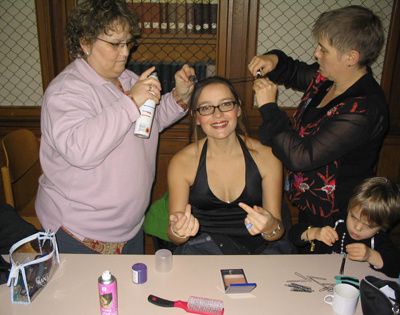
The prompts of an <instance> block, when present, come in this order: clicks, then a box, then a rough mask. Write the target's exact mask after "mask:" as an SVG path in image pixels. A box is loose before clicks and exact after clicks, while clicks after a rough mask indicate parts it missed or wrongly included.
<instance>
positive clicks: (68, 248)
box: [56, 228, 144, 255]
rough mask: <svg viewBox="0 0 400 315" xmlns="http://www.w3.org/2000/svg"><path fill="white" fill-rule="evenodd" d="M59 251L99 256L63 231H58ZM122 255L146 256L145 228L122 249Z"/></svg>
mask: <svg viewBox="0 0 400 315" xmlns="http://www.w3.org/2000/svg"><path fill="white" fill-rule="evenodd" d="M56 239H57V246H58V251H59V252H60V253H65V254H98V253H97V252H95V251H93V250H91V249H90V248H89V247H87V246H85V245H84V244H82V243H81V242H79V241H78V240H76V239H75V238H73V237H72V236H71V235H69V234H68V233H66V232H65V231H64V230H63V229H61V228H60V229H58V231H57V233H56ZM122 254H138V255H139V254H144V235H143V228H141V229H140V230H139V232H138V233H137V234H136V235H135V236H134V237H133V238H132V239H130V240H129V241H128V242H127V243H126V244H125V246H124V247H123V248H122Z"/></svg>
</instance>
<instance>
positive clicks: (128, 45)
mask: <svg viewBox="0 0 400 315" xmlns="http://www.w3.org/2000/svg"><path fill="white" fill-rule="evenodd" d="M96 39H98V40H101V41H102V42H105V43H107V44H110V45H111V46H112V47H113V48H114V49H115V50H121V49H124V48H125V46H126V48H128V50H131V49H132V48H133V47H137V46H138V42H137V41H136V39H133V40H131V41H129V42H119V43H113V42H109V41H108V40H105V39H102V38H100V37H96Z"/></svg>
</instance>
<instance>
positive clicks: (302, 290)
mask: <svg viewBox="0 0 400 315" xmlns="http://www.w3.org/2000/svg"><path fill="white" fill-rule="evenodd" d="M290 291H293V292H307V293H311V292H314V290H304V289H296V288H291V289H290Z"/></svg>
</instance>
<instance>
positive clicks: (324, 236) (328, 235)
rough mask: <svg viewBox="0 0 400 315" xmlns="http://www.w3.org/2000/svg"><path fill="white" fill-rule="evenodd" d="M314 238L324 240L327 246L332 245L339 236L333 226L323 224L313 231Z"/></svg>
mask: <svg viewBox="0 0 400 315" xmlns="http://www.w3.org/2000/svg"><path fill="white" fill-rule="evenodd" d="M315 239H317V240H318V241H321V242H324V243H325V244H326V245H328V246H332V245H333V243H335V242H336V241H337V240H338V239H339V236H338V234H337V232H336V231H335V229H334V228H332V227H330V226H324V227H323V228H320V229H318V230H317V231H316V232H315Z"/></svg>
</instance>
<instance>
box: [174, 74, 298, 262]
mask: <svg viewBox="0 0 400 315" xmlns="http://www.w3.org/2000/svg"><path fill="white" fill-rule="evenodd" d="M189 106H190V113H191V118H192V124H193V130H194V142H193V143H191V144H189V145H188V146H187V147H185V148H184V149H182V150H181V151H179V152H178V153H177V154H176V155H175V156H174V157H173V158H172V160H171V162H170V165H169V168H168V188H169V214H170V218H169V220H170V224H169V228H168V235H169V237H170V239H171V240H172V241H173V242H174V243H175V244H177V245H178V247H177V249H176V251H175V254H192V255H195V254H207V255H214V254H215V255H218V254H269V253H270V254H279V253H284V252H285V249H286V246H285V245H283V244H281V245H280V246H274V245H273V244H274V243H277V242H274V241H276V240H278V239H280V238H281V237H282V236H283V235H284V233H285V228H284V226H283V224H282V221H281V200H282V164H281V162H280V161H279V160H278V159H277V158H275V156H274V155H273V154H272V151H271V149H270V148H269V147H267V146H264V145H262V144H261V143H260V142H259V141H258V140H255V139H252V138H249V137H247V136H246V132H245V130H244V126H243V123H242V120H241V118H242V116H243V114H244V113H243V110H242V108H241V102H240V100H239V97H238V94H237V93H236V91H235V89H234V87H233V85H232V84H231V83H230V82H229V81H228V80H226V79H224V78H221V77H210V78H207V79H205V80H202V81H200V82H199V83H197V84H196V86H195V90H194V92H193V94H192V97H191V100H190V105H189ZM198 127H200V129H201V131H202V133H203V134H204V137H203V138H201V139H199V137H198V134H197V132H198V130H197V129H198ZM287 246H290V245H287Z"/></svg>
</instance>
